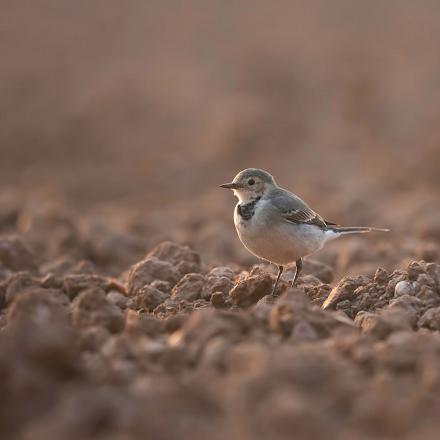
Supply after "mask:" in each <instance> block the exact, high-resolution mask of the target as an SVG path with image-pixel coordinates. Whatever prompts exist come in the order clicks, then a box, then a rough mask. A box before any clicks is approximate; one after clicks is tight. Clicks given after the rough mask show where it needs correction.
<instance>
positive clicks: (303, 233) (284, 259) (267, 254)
mask: <svg viewBox="0 0 440 440" xmlns="http://www.w3.org/2000/svg"><path fill="white" fill-rule="evenodd" d="M266 203H267V202H266V201H263V200H262V201H261V202H260V203H258V205H257V207H256V210H255V214H254V216H253V217H252V218H251V219H250V220H247V221H246V220H243V219H242V218H241V217H240V216H239V215H238V213H237V210H235V214H234V222H235V227H236V229H237V233H238V236H239V238H240V240H241V242H242V243H243V244H244V246H245V247H246V248H247V249H248V250H249V251H250V252H251V253H253V254H254V255H256V256H257V257H260V258H263V259H265V260H267V261H270V262H272V263H276V264H278V265H286V264H288V263H292V262H294V261H296V260H297V259H298V258H301V257H305V256H307V255H310V254H312V253H313V252H315V251H317V250H318V249H321V248H322V246H323V245H324V243H325V241H326V237H325V233H324V232H323V231H322V230H321V229H320V228H319V227H317V226H314V225H305V224H293V223H289V222H287V221H286V220H284V219H282V218H281V217H279V216H274V215H273V212H272V211H271V210H270V209H269V207H268V206H267V205H266Z"/></svg>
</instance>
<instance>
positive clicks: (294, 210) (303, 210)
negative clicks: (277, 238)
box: [270, 188, 327, 228]
mask: <svg viewBox="0 0 440 440" xmlns="http://www.w3.org/2000/svg"><path fill="white" fill-rule="evenodd" d="M270 200H271V202H272V204H273V205H274V206H275V207H276V208H277V209H278V210H279V212H280V214H281V216H282V217H283V218H284V219H285V220H286V221H288V222H290V223H295V224H307V225H316V226H319V227H321V228H325V227H327V223H326V222H325V220H324V219H323V218H322V217H321V216H320V215H319V214H317V213H316V212H315V211H313V209H311V208H310V207H309V206H308V205H307V204H306V203H305V202H304V201H303V200H301V199H300V198H299V197H298V196H296V195H295V194H292V193H290V192H289V191H286V190H283V189H281V188H276V190H275V191H274V193H273V194H271V197H270Z"/></svg>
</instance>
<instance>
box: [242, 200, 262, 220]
mask: <svg viewBox="0 0 440 440" xmlns="http://www.w3.org/2000/svg"><path fill="white" fill-rule="evenodd" d="M260 199H261V197H257V198H256V199H255V200H253V201H252V202H248V203H241V204H240V205H238V206H237V212H238V215H239V216H240V217H241V218H242V219H243V220H250V219H251V218H252V217H253V216H254V214H255V205H256V204H257V202H258V200H260Z"/></svg>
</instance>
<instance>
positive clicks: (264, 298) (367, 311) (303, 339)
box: [0, 214, 440, 440]
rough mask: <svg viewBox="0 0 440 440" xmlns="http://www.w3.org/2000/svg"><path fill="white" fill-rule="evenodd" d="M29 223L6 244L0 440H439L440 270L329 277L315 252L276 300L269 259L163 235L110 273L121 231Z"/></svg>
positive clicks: (0, 252)
mask: <svg viewBox="0 0 440 440" xmlns="http://www.w3.org/2000/svg"><path fill="white" fill-rule="evenodd" d="M3 220H4V222H6V223H7V222H8V221H9V222H11V221H15V220H16V219H15V220H14V216H13V215H12V214H11V215H10V217H9V218H4V219H3ZM31 220H32V222H31V223H35V224H37V223H38V222H37V219H36V218H33V219H31ZM61 224H64V223H62V222H61ZM3 226H5V224H3ZM34 226H35V228H34V230H33V232H32V228H30V229H29V230H28V232H27V233H26V234H21V235H20V234H4V235H2V236H1V238H0V280H1V283H0V304H1V315H0V326H1V338H0V373H1V374H0V390H1V393H0V394H1V397H2V410H1V411H0V430H1V433H2V438H8V439H9V438H11V439H12V438H20V439H26V440H27V439H32V440H38V439H44V440H50V439H54V440H55V439H60V438H63V439H78V438H81V439H97V438H102V439H118V440H119V439H129V438H145V436H146V435H147V436H148V437H149V438H155V439H156V438H157V439H176V438H191V439H199V438H200V439H202V438H207V437H209V438H214V439H217V438H218V439H224V438H232V439H267V438H274V439H288V438H292V435H293V434H292V433H294V435H295V438H298V439H312V438H313V439H317V438H326V439H347V440H348V439H365V440H367V439H382V438H383V439H385V438H387V439H388V438H399V439H415V438H417V439H434V438H436V433H438V430H439V429H440V421H439V419H438V413H439V411H440V400H439V398H438V393H439V391H440V335H439V333H438V330H440V266H439V265H438V264H436V263H434V262H431V263H426V262H425V261H411V262H410V263H409V264H408V266H407V267H406V268H405V269H404V270H394V271H387V270H385V269H382V268H380V267H379V268H377V270H376V271H375V273H374V276H352V277H351V276H348V277H344V278H342V279H341V280H340V281H338V282H335V281H334V270H333V268H332V267H331V266H329V265H327V264H325V263H322V262H318V261H316V260H308V261H307V263H306V265H305V270H304V274H303V275H302V276H301V277H300V279H299V282H298V285H297V286H296V287H295V288H290V287H288V283H287V280H288V278H289V276H291V275H292V271H291V270H290V271H287V272H286V279H284V280H283V281H282V282H281V284H280V289H279V293H280V295H279V296H278V297H276V298H273V297H271V296H270V295H269V294H268V293H269V292H270V289H271V284H272V282H273V280H274V275H275V273H274V269H273V268H271V267H270V266H264V265H255V266H253V267H252V268H251V269H250V270H249V271H246V270H243V268H242V267H240V266H238V265H225V266H213V265H210V264H207V263H205V262H204V261H202V260H201V258H200V255H199V254H198V253H197V252H195V251H194V250H192V249H191V248H189V247H187V246H183V245H180V244H177V243H174V242H169V241H168V242H162V243H160V244H159V245H157V246H156V247H154V248H153V249H151V250H150V251H149V252H148V253H146V255H143V256H142V257H140V258H138V261H137V262H136V263H134V264H133V265H131V267H130V265H127V267H125V270H121V272H120V273H119V274H117V275H115V276H109V275H108V274H109V271H110V270H109V269H106V268H108V267H112V266H121V265H123V264H124V263H121V261H123V256H124V255H126V254H124V252H125V253H126V252H127V249H128V248H130V243H131V242H130V240H129V239H128V238H127V237H121V236H119V240H116V239H115V240H116V242H115V243H113V244H111V245H110V244H107V245H106V246H107V247H106V246H105V243H104V242H101V238H97V237H98V236H97V235H95V240H94V241H93V240H92V241H90V240H87V239H86V237H85V236H82V235H81V233H78V236H76V237H75V234H72V233H71V234H68V233H67V232H66V231H67V230H68V228H67V229H64V233H62V234H61V233H60V229H59V228H58V231H57V230H56V228H53V227H52V228H50V230H49V231H45V232H44V231H41V230H37V228H36V225H34ZM71 226H72V227H73V228H74V227H76V225H71ZM74 229H75V228H74ZM70 232H72V231H70ZM37 238H40V244H41V243H45V245H46V246H43V247H41V248H39V247H38V243H39V241H38V240H37ZM43 238H46V242H44V240H43ZM107 241H108V240H107ZM124 244H125V245H124ZM65 246H70V247H71V248H70V249H72V246H73V247H75V249H76V252H77V253H76V255H78V258H73V257H72V258H66V257H58V258H56V257H54V258H53V259H51V260H50V261H46V262H44V263H42V262H41V257H39V256H41V255H44V252H49V251H51V252H55V254H56V252H59V249H62V248H63V247H65ZM124 246H125V247H124ZM131 246H135V244H133V243H131ZM48 247H51V250H50V249H48ZM101 248H105V249H106V251H107V253H103V254H101V253H100V252H99V249H101ZM54 249H58V251H54ZM111 249H113V251H114V253H112V252H110V250H111ZM118 250H119V254H118ZM132 252H133V255H135V254H136V252H135V251H134V250H132ZM121 253H122V254H121ZM72 255H74V253H72ZM103 255H105V256H106V259H105V260H104V261H103V260H102V257H103ZM121 255H122V256H121ZM82 257H84V258H85V257H87V259H83V258H82ZM132 258H133V257H132ZM111 263H115V264H114V265H113V264H111ZM106 272H107V274H106ZM113 272H114V269H113Z"/></svg>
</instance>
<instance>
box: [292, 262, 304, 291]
mask: <svg viewBox="0 0 440 440" xmlns="http://www.w3.org/2000/svg"><path fill="white" fill-rule="evenodd" d="M302 267H303V260H302V259H301V258H298V259H297V260H296V271H295V276H294V277H293V280H292V282H291V283H290V286H291V287H293V286H294V285H295V283H296V280H297V279H298V278H299V274H300V273H301V270H302Z"/></svg>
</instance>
